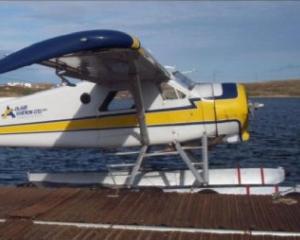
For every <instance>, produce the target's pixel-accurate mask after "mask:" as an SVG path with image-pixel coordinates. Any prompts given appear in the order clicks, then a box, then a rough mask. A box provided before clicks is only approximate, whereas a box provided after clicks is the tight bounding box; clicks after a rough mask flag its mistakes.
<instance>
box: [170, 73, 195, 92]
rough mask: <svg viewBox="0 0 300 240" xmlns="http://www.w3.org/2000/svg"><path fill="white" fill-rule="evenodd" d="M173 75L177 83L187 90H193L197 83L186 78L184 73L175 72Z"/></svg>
mask: <svg viewBox="0 0 300 240" xmlns="http://www.w3.org/2000/svg"><path fill="white" fill-rule="evenodd" d="M173 75H174V76H175V79H176V82H178V83H179V84H181V85H183V86H184V87H185V88H187V89H192V88H193V87H194V85H195V82H193V81H192V80H191V79H190V78H188V77H187V76H185V75H184V74H183V73H181V72H179V71H175V72H173Z"/></svg>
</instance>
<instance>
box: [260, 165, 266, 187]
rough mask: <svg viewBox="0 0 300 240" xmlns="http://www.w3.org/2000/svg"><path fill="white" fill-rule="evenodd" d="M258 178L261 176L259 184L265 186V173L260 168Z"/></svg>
mask: <svg viewBox="0 0 300 240" xmlns="http://www.w3.org/2000/svg"><path fill="white" fill-rule="evenodd" d="M260 176H261V184H262V185H265V173H264V169H263V168H262V167H261V168H260Z"/></svg>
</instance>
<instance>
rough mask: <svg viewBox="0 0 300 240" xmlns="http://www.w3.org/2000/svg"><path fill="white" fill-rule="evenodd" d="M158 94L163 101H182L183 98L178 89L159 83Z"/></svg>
mask: <svg viewBox="0 0 300 240" xmlns="http://www.w3.org/2000/svg"><path fill="white" fill-rule="evenodd" d="M159 88H160V92H161V94H162V97H163V99H164V100H172V99H182V98H185V94H184V93H183V92H181V91H179V90H178V89H176V88H174V87H172V86H171V85H169V84H168V83H165V82H163V83H161V84H160V86H159Z"/></svg>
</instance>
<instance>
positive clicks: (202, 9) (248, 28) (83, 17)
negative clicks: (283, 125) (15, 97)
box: [0, 1, 300, 83]
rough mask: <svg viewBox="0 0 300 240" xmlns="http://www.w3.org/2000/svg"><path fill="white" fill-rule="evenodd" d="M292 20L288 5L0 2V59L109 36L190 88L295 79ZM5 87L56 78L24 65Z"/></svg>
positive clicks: (296, 39)
mask: <svg viewBox="0 0 300 240" xmlns="http://www.w3.org/2000/svg"><path fill="white" fill-rule="evenodd" d="M299 13H300V2H296V1H267V2H264V1H232V2H230V1H140V2H137V1H128V2H127V1H120V2H118V1H110V2H109V1H108V2H105V1H91V2H89V1H75V2H72V1H65V2H64V1H39V2H38V1H32V2H30V1H20V2H18V1H11V2H8V1H7V2H6V1H0V33H1V37H0V58H1V57H3V56H4V54H8V53H12V52H14V51H16V50H19V49H21V48H23V47H26V46H28V45H31V44H33V43H36V42H38V41H41V40H45V39H47V38H52V37H55V36H58V35H63V34H67V33H71V32H76V31H84V30H91V29H115V30H120V31H124V32H127V33H129V34H130V35H134V36H137V37H138V38H139V39H140V40H141V42H142V45H143V46H144V47H145V48H147V49H149V51H150V52H151V53H152V55H153V56H154V57H155V58H156V59H157V60H158V61H159V62H160V63H161V64H163V65H170V66H175V67H176V68H177V69H178V70H180V71H191V72H190V73H189V74H188V76H189V77H190V78H192V79H193V80H194V81H197V82H212V81H214V82H254V81H266V80H279V79H280V80H281V79H295V78H298V79H299V78H300V30H299V25H300V14H299ZM11 81H25V82H53V83H58V78H57V77H56V76H55V74H54V73H53V70H49V69H47V68H46V67H42V66H39V65H32V66H29V67H25V68H22V69H19V70H16V71H13V72H10V73H6V74H2V75H0V83H4V82H11Z"/></svg>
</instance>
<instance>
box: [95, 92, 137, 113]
mask: <svg viewBox="0 0 300 240" xmlns="http://www.w3.org/2000/svg"><path fill="white" fill-rule="evenodd" d="M134 108H135V105H134V100H133V97H132V94H131V93H130V92H129V91H112V92H109V94H108V95H107V97H106V98H105V99H104V101H103V103H102V105H101V106H100V108H99V111H120V110H129V109H134Z"/></svg>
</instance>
